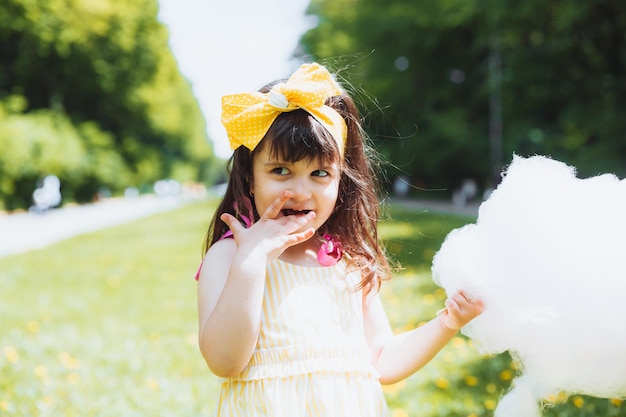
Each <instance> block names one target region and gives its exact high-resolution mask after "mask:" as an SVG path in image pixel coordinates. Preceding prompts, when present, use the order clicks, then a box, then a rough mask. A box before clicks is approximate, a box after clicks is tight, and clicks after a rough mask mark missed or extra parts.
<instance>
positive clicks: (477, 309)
mask: <svg viewBox="0 0 626 417" xmlns="http://www.w3.org/2000/svg"><path fill="white" fill-rule="evenodd" d="M445 305H446V308H445V309H444V310H443V311H442V312H441V313H440V314H439V320H441V324H442V326H444V327H445V328H447V329H449V330H453V331H458V330H459V329H461V328H462V327H463V326H465V325H466V324H467V323H469V322H470V321H472V320H473V319H474V318H475V317H477V316H479V315H480V314H482V312H483V311H484V310H485V304H484V303H483V301H482V300H473V299H471V298H470V297H468V296H467V294H465V292H463V290H460V291H457V292H456V293H454V294H452V295H451V296H450V297H448V299H447V300H446V302H445Z"/></svg>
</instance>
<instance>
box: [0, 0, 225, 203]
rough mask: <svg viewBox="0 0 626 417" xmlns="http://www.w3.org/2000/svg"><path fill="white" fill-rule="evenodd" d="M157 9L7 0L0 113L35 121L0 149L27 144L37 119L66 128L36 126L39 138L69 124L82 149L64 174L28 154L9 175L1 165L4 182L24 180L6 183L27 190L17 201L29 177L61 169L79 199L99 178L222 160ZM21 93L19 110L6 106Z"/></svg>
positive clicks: (142, 2) (165, 173)
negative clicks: (60, 123) (23, 165)
mask: <svg viewBox="0 0 626 417" xmlns="http://www.w3.org/2000/svg"><path fill="white" fill-rule="evenodd" d="M157 13H158V3H157V0H137V1H134V2H125V1H121V0H100V1H92V0H33V1H24V0H4V1H3V5H2V13H1V14H0V43H1V44H2V48H1V49H0V102H2V103H5V105H4V110H3V111H1V112H0V117H2V118H4V119H8V120H11V119H15V121H13V122H12V123H11V125H15V124H19V123H21V122H19V121H22V122H23V121H24V120H28V121H29V122H28V123H27V125H30V127H28V128H26V127H25V126H26V125H24V124H22V125H21V126H23V129H22V130H20V131H19V134H14V133H15V132H13V133H10V135H9V132H8V130H6V129H4V130H3V132H4V134H5V136H4V138H3V139H2V140H3V141H4V143H3V145H2V147H1V148H0V152H2V154H5V153H8V149H9V147H8V146H9V145H8V144H7V143H8V142H11V145H10V146H11V148H10V149H12V150H13V151H16V149H18V148H19V149H20V152H26V150H27V149H30V148H28V146H27V145H26V142H27V139H26V138H27V137H28V135H31V136H33V135H34V133H32V134H31V133H29V132H28V130H29V129H31V128H32V129H35V124H36V123H38V122H39V121H40V120H39V118H41V117H43V118H44V119H46V118H47V119H46V120H53V119H54V120H64V123H67V124H68V127H64V128H62V129H60V130H59V128H58V126H57V125H50V124H48V127H49V129H48V132H47V133H45V134H44V133H43V132H40V133H38V135H39V136H38V137H39V138H40V139H38V140H39V141H40V142H41V143H45V142H46V141H50V142H53V141H54V139H53V138H54V136H55V131H54V129H57V131H56V134H57V135H61V134H62V133H61V132H63V134H65V133H67V132H68V131H72V132H73V137H74V139H72V141H76V143H78V144H80V146H81V149H82V152H83V155H82V156H81V157H80V158H79V159H78V160H77V161H74V160H72V159H70V158H69V157H68V159H67V160H66V161H64V165H65V166H66V170H67V171H68V174H67V175H64V174H63V173H61V172H60V171H56V172H51V171H47V170H48V169H49V168H50V167H47V166H45V165H41V164H39V165H38V162H37V159H36V158H27V159H28V161H30V162H28V169H26V168H24V169H22V170H21V171H19V172H16V171H11V173H10V177H8V175H9V170H8V169H5V168H3V167H2V166H0V174H2V175H3V179H2V181H3V182H4V183H9V182H11V181H12V182H13V183H14V184H15V185H17V184H20V183H21V182H23V181H25V180H26V182H27V183H28V184H27V185H25V186H24V187H17V188H16V186H15V185H14V186H8V188H7V189H11V188H13V191H12V192H13V195H15V194H20V195H21V196H20V197H19V198H17V200H16V201H19V200H23V199H25V198H26V195H27V193H31V192H32V184H30V182H32V178H29V176H34V177H41V176H43V175H46V174H48V173H54V174H57V175H59V176H60V177H61V181H62V185H63V186H64V188H66V189H67V190H71V193H70V194H72V196H73V197H74V198H76V199H78V200H88V199H91V197H92V195H93V194H94V193H95V191H96V190H97V189H98V188H99V187H101V186H106V187H110V188H112V189H113V190H120V189H123V187H126V186H132V185H135V186H139V185H142V184H145V183H150V182H153V181H155V180H157V179H159V178H164V177H174V178H175V179H178V180H206V181H209V180H210V179H211V178H209V177H210V176H211V168H210V166H211V162H212V161H215V159H216V158H215V157H214V155H213V151H212V149H211V147H210V145H209V143H208V140H207V139H208V138H207V134H206V126H205V120H204V118H203V116H202V114H201V112H200V108H199V106H198V103H197V101H196V99H195V97H194V96H193V92H192V89H191V86H190V85H189V83H188V82H187V80H185V79H184V78H183V77H182V75H181V74H180V72H179V70H178V67H177V64H176V61H175V59H174V57H173V56H172V53H171V50H170V48H169V45H168V33H167V30H166V28H165V27H164V26H163V25H162V24H161V23H160V22H159V21H158V20H157ZM16 100H18V101H20V103H21V107H20V108H19V109H16V108H15V105H14V104H10V103H14V102H16ZM43 109H48V112H47V113H46V112H45V111H44V112H43V113H41V112H42V110H43ZM31 114H33V116H32V117H31V116H30V115H31ZM35 114H40V116H37V117H35V116H34V115H35ZM42 114H44V115H47V116H41V115H42ZM18 122H19V123H18ZM52 126H56V127H54V128H53V127H52ZM40 130H41V129H40ZM6 135H9V136H6ZM68 140H69V139H68ZM57 145H61V144H60V143H59V144H57ZM62 149H63V148H61V150H60V151H59V152H61V153H64V151H63V150H62ZM26 154H28V153H26ZM5 158H10V156H9V155H6V156H5ZM0 160H1V159H0ZM74 163H75V165H72V164H74ZM69 172H71V173H72V175H70V174H69ZM64 176H65V178H64ZM0 192H2V191H1V189H0ZM2 193H3V194H2V196H3V197H4V199H5V200H6V199H8V198H10V195H8V194H6V191H5V192H2ZM64 195H67V194H66V193H64Z"/></svg>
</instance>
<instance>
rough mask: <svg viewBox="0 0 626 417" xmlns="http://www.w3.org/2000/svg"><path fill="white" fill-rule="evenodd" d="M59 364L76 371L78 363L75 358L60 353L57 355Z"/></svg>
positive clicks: (65, 353)
mask: <svg viewBox="0 0 626 417" xmlns="http://www.w3.org/2000/svg"><path fill="white" fill-rule="evenodd" d="M58 358H59V362H61V363H62V364H63V366H65V367H66V368H67V369H76V368H78V365H79V361H78V359H76V358H73V357H72V355H70V354H69V353H67V352H61V353H59V356H58Z"/></svg>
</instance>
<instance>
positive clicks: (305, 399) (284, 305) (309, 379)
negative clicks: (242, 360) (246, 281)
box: [217, 260, 388, 417]
mask: <svg viewBox="0 0 626 417" xmlns="http://www.w3.org/2000/svg"><path fill="white" fill-rule="evenodd" d="M359 281H360V274H359V273H358V272H352V273H347V267H346V263H345V261H344V260H342V261H341V262H339V263H337V264H336V265H334V266H330V267H305V266H299V265H293V264H289V263H286V262H283V261H280V260H276V261H274V262H273V263H271V264H270V265H269V266H268V270H267V275H266V289H265V295H264V299H263V312H262V318H261V328H260V333H259V339H258V341H257V345H256V348H255V351H254V353H253V355H252V358H251V359H250V362H249V363H248V365H247V366H246V367H245V368H244V370H243V371H242V372H241V373H240V374H239V375H238V376H236V377H234V378H230V379H227V380H224V382H223V384H222V389H221V393H220V400H219V404H218V411H217V415H218V417H232V416H238V417H239V416H240V417H270V416H271V417H317V416H319V417H340V416H341V417H343V416H345V417H381V416H387V415H388V413H387V405H386V403H385V399H384V396H383V392H382V389H381V386H380V383H379V382H378V375H377V373H376V371H375V370H374V368H373V367H372V365H371V352H370V350H369V348H368V346H367V342H366V340H365V335H364V328H363V308H362V305H363V301H362V292H361V291H354V290H353V288H354V287H355V285H356V284H357V283H358V282H359Z"/></svg>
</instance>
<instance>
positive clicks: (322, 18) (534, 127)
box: [301, 0, 626, 190]
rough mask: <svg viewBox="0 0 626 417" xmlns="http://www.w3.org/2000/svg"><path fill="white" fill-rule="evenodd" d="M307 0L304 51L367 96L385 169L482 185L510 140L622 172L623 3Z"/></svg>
mask: <svg viewBox="0 0 626 417" xmlns="http://www.w3.org/2000/svg"><path fill="white" fill-rule="evenodd" d="M308 13H309V14H311V15H313V16H315V17H316V18H317V20H318V22H319V24H318V25H317V26H316V27H315V28H313V29H311V30H310V31H308V32H307V33H306V34H305V35H304V36H303V37H302V39H301V44H302V47H303V49H304V51H305V52H306V53H308V54H309V55H310V56H311V57H312V58H313V59H316V60H318V61H322V62H324V63H327V64H328V65H329V66H331V67H333V68H335V69H337V70H339V71H340V73H343V74H345V78H346V79H348V80H350V82H351V83H352V86H349V85H348V86H347V87H348V88H350V87H352V88H353V89H354V90H361V89H362V90H365V91H367V92H368V93H370V94H371V96H373V97H375V100H374V101H372V100H369V101H368V100H366V102H365V103H364V107H365V108H366V115H367V116H368V124H367V129H368V132H369V133H370V135H371V136H372V137H373V139H374V140H375V143H376V145H377V147H378V148H379V149H380V150H381V153H382V154H383V155H384V156H385V157H386V158H387V159H388V160H389V161H390V162H392V163H393V164H394V165H395V167H396V168H395V169H393V170H390V173H389V177H391V178H393V177H394V176H396V175H399V174H402V173H406V174H408V175H409V176H410V177H411V181H412V182H413V184H414V185H417V186H422V187H426V188H430V189H433V188H435V189H439V188H444V189H448V190H452V189H454V188H456V187H457V186H458V185H459V184H460V183H461V182H462V180H463V179H465V178H473V179H474V180H476V181H477V182H478V184H479V185H480V186H482V187H486V186H494V185H495V183H494V181H497V180H498V178H497V177H495V178H494V176H493V174H494V170H495V171H496V172H495V173H496V174H497V173H499V172H500V170H501V168H502V166H503V165H506V164H508V162H510V160H511V158H512V155H513V153H517V154H519V155H523V156H529V155H533V154H536V153H538V154H544V155H547V156H551V157H554V158H556V159H559V160H562V161H564V162H566V163H568V164H570V165H574V166H577V167H578V168H579V171H580V173H581V175H583V176H588V175H595V174H598V173H603V172H613V173H615V174H617V175H620V176H625V175H626V165H624V162H623V161H624V159H623V155H624V154H625V152H626V136H625V135H624V134H623V130H624V129H623V127H624V122H623V117H622V115H623V114H624V113H625V112H626V104H625V103H624V100H621V99H620V98H619V97H623V96H624V94H625V93H626V79H625V78H624V77H623V73H624V68H625V66H626V54H625V53H624V51H626V3H623V2H620V1H617V0H598V1H591V2H578V1H574V0H569V1H559V2H542V1H539V0H530V1H525V2H512V1H494V0H484V1H477V0H470V1H468V0H441V1H436V2H423V1H411V0H392V1H383V0H342V1H336V0H332V1H331V0H313V1H311V4H310V6H309V9H308ZM498 61H499V62H500V63H501V64H500V65H498V64H497V62H498ZM356 86H358V87H356ZM357 94H358V91H357ZM366 99H367V97H366ZM498 114H501V115H502V118H501V127H502V143H501V145H497V143H498V141H497V137H498V136H497V135H496V134H493V135H492V134H491V133H490V130H492V131H494V132H495V131H496V130H495V129H497V125H498V123H499V117H498ZM494 127H495V128H494ZM492 138H493V139H492ZM494 141H495V143H496V145H495V146H494V145H493V144H492V143H493V142H494Z"/></svg>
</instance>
